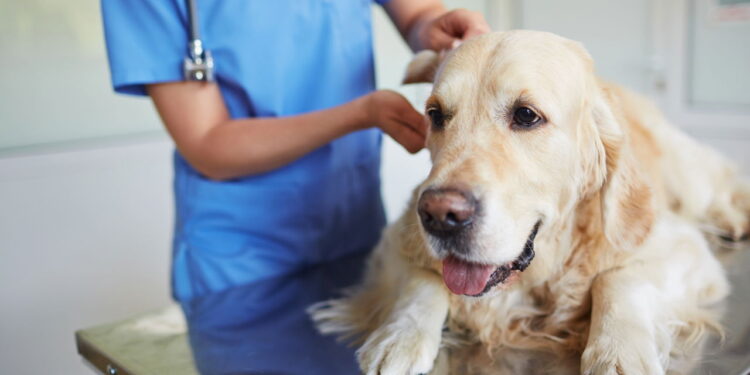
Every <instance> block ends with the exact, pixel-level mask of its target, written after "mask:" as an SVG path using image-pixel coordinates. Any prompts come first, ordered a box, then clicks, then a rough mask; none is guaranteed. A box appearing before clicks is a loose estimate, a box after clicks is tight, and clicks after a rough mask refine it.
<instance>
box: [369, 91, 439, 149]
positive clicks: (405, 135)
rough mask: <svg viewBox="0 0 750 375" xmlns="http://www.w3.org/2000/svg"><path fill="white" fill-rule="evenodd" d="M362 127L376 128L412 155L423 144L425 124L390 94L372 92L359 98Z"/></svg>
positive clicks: (398, 96)
mask: <svg viewBox="0 0 750 375" xmlns="http://www.w3.org/2000/svg"><path fill="white" fill-rule="evenodd" d="M363 103H364V111H365V116H366V118H367V120H366V126H368V127H371V126H377V127H379V128H380V129H382V130H383V132H385V133H386V134H388V135H389V136H390V137H391V138H393V139H394V140H395V141H396V142H398V143H399V144H401V146H404V148H405V149H406V150H407V151H409V152H410V153H412V154H413V153H416V152H418V151H419V150H421V149H422V148H424V144H425V136H426V134H427V121H426V120H425V118H424V116H422V114H420V113H419V112H417V111H416V110H415V109H414V107H412V105H411V103H409V101H408V100H406V98H404V97H403V96H402V95H401V94H399V93H397V92H395V91H390V90H378V91H374V92H372V93H370V94H368V95H365V96H364V97H363Z"/></svg>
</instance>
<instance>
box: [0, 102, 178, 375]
mask: <svg viewBox="0 0 750 375" xmlns="http://www.w3.org/2000/svg"><path fill="white" fill-rule="evenodd" d="M123 100H124V99H123ZM142 104H143V106H142V108H143V110H150V109H149V107H148V105H147V103H146V102H145V101H144V102H143V103H142ZM170 154H171V145H170V142H168V141H167V140H166V139H164V138H156V139H138V140H133V141H131V142H125V143H123V144H118V145H113V144H109V145H101V146H100V147H99V148H90V149H82V150H71V151H66V152H59V153H51V154H40V155H30V156H18V157H6V158H0V301H2V303H1V304H0V373H3V374H19V375H23V374H34V375H36V374H44V373H57V374H81V373H88V372H89V370H86V369H84V368H83V367H82V364H81V362H80V359H79V357H78V355H77V354H76V349H75V344H74V339H73V332H74V331H75V330H76V329H79V328H83V327H87V326H91V325H94V324H99V323H104V322H107V321H111V320H115V319H120V318H124V317H126V316H128V315H132V314H135V313H137V312H141V311H144V310H149V309H154V308H158V307H161V306H164V305H166V304H167V303H168V302H169V291H168V270H169V265H168V259H169V243H170V234H171V228H170V227H171V223H172V208H171V206H172V205H171V200H172V197H171V193H170V180H171V166H170V164H169V159H170Z"/></svg>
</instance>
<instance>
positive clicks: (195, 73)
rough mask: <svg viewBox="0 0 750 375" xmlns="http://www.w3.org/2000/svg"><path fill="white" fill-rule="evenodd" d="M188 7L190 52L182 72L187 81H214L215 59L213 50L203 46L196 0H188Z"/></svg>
mask: <svg viewBox="0 0 750 375" xmlns="http://www.w3.org/2000/svg"><path fill="white" fill-rule="evenodd" d="M186 2H187V8H188V33H189V34H190V38H189V40H188V54H187V56H185V61H184V63H183V65H182V73H183V75H184V76H185V80H186V81H203V82H213V80H214V59H213V57H211V51H209V50H207V49H204V48H203V41H202V40H201V33H200V28H199V25H198V7H197V6H196V5H195V0H186Z"/></svg>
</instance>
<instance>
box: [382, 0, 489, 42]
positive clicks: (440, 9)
mask: <svg viewBox="0 0 750 375" xmlns="http://www.w3.org/2000/svg"><path fill="white" fill-rule="evenodd" d="M385 10H386V12H387V13H388V16H389V17H390V18H391V20H392V21H393V23H394V25H396V28H397V29H398V31H399V32H400V33H401V36H402V37H403V38H404V40H405V41H406V42H407V43H409V46H410V47H411V49H412V50H413V51H415V52H416V51H420V50H423V49H431V50H435V51H440V50H444V49H451V48H453V47H455V46H456V43H457V42H460V41H463V40H466V39H469V38H471V37H472V36H476V35H480V34H484V33H487V32H489V31H490V27H489V26H488V25H487V21H485V19H484V16H482V14H481V13H478V12H472V11H469V10H466V9H456V10H453V11H450V12H449V11H446V9H445V6H443V2H442V1H440V0H390V1H389V2H387V3H386V4H385Z"/></svg>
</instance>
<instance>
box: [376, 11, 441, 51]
mask: <svg viewBox="0 0 750 375" xmlns="http://www.w3.org/2000/svg"><path fill="white" fill-rule="evenodd" d="M385 10H386V11H387V12H388V15H389V17H390V18H391V20H393V23H394V25H395V26H396V28H397V29H398V31H399V33H400V34H401V37H402V38H403V39H404V41H406V42H407V43H408V44H409V47H411V49H412V51H415V52H416V51H420V50H423V49H425V46H424V45H423V43H422V36H421V35H420V34H421V32H422V30H423V29H424V27H425V25H427V24H428V23H429V22H430V21H432V20H434V19H435V18H437V17H439V16H440V15H441V14H443V13H445V12H446V9H445V6H443V4H442V2H441V1H439V0H419V1H414V0H392V1H390V2H388V3H387V4H386V6H385Z"/></svg>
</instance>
